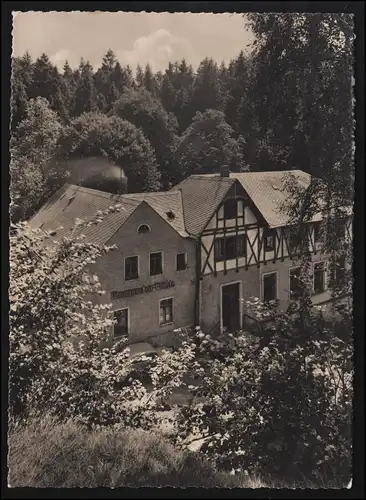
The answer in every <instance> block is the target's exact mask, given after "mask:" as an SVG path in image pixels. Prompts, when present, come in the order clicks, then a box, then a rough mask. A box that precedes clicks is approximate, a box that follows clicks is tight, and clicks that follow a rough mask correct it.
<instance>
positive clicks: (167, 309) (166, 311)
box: [159, 299, 173, 325]
mask: <svg viewBox="0 0 366 500" xmlns="http://www.w3.org/2000/svg"><path fill="white" fill-rule="evenodd" d="M159 322H160V325H166V324H168V323H173V299H163V300H161V301H160V317H159Z"/></svg>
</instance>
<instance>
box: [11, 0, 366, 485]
mask: <svg viewBox="0 0 366 500" xmlns="http://www.w3.org/2000/svg"><path fill="white" fill-rule="evenodd" d="M136 3H137V2H136ZM192 3H195V2H192ZM197 3H198V2H197ZM204 3H205V2H203V3H202V4H204ZM239 3H240V2H239ZM243 3H245V2H243ZM259 3H260V2H259ZM351 3H352V2H351ZM85 8H86V9H87V8H88V6H87V4H86V5H85ZM121 8H123V3H122V2H121ZM354 44H355V23H354V16H353V15H352V14H351V13H348V12H337V13H335V12H329V13H327V12H320V13H316V12H314V13H311V12H309V13H307V12H291V13H289V12H247V13H236V14H235V13H220V14H219V13H209V12H207V13H204V12H202V13H194V12H180V13H179V12H176V13H174V12H145V11H141V12H127V11H126V12H122V11H115V12H107V11H102V10H100V11H95V12H92V11H90V12H88V11H74V12H73V11H71V10H70V11H67V12H62V11H56V10H53V9H52V7H50V11H49V12H46V11H36V10H29V11H22V12H20V11H13V12H12V53H11V84H10V86H11V97H10V112H11V113H10V124H9V127H10V144H9V149H10V157H9V161H10V164H9V183H10V184H9V200H10V205H9V219H10V224H9V290H8V296H9V368H8V424H7V425H8V430H7V446H8V454H7V485H8V488H11V489H17V488H100V487H102V488H113V489H114V488H142V487H150V488H161V487H174V488H189V487H195V488H220V489H225V488H227V489H233V488H239V489H249V490H252V489H260V488H267V489H268V488H271V489H294V490H296V489H312V490H314V489H315V490H317V489H334V490H339V489H346V488H350V487H351V486H352V480H353V465H354V464H353V463H352V454H353V435H352V432H353V426H352V421H353V411H352V408H353V391H354V389H353V380H354V362H353V356H354V347H353V346H354V339H353V285H354V279H353V260H354V259H353V254H354V238H353V234H354V229H353V228H354V216H353V214H354V191H355V125H356V121H355V111H354V108H355V95H354V87H355V73H354V64H355V60H354V59H355V55H354ZM363 168H364V166H363ZM361 302H362V298H361ZM359 333H360V334H362V336H364V333H363V332H362V331H360V332H359Z"/></svg>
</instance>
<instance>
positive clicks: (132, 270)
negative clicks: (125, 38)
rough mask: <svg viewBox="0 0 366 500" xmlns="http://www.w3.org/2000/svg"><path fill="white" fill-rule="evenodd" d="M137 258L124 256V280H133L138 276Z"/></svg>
mask: <svg viewBox="0 0 366 500" xmlns="http://www.w3.org/2000/svg"><path fill="white" fill-rule="evenodd" d="M138 261H139V258H138V257H137V256H135V257H126V259H125V280H126V281H127V280H135V279H137V278H138V277H139V262H138Z"/></svg>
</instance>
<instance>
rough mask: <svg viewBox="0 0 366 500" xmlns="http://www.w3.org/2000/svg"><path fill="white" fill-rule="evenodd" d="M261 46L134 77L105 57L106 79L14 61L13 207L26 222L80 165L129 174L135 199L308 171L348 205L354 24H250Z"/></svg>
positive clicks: (250, 19) (81, 69) (95, 72)
mask: <svg viewBox="0 0 366 500" xmlns="http://www.w3.org/2000/svg"><path fill="white" fill-rule="evenodd" d="M245 23H248V24H249V26H250V28H251V29H252V31H253V32H254V34H255V36H256V38H255V42H254V43H253V46H252V48H251V50H250V51H249V52H243V51H241V52H240V53H239V54H238V56H237V57H236V58H234V59H233V60H231V61H230V62H229V63H228V64H225V63H221V64H219V63H217V62H216V61H214V60H213V59H211V58H206V59H204V60H203V61H202V62H201V63H200V64H199V66H198V68H197V69H196V70H193V68H192V67H191V66H190V65H189V61H186V60H181V61H177V62H171V63H169V66H168V68H166V70H165V71H164V72H160V71H159V72H156V73H154V72H153V71H152V70H151V68H150V66H149V65H147V66H146V67H145V68H142V67H140V66H137V69H136V71H133V69H132V68H130V67H129V66H123V65H121V63H120V62H119V61H118V60H117V59H116V57H115V54H114V53H113V51H112V50H110V49H109V50H106V53H105V56H104V57H103V61H102V64H101V66H100V67H99V68H98V69H95V68H93V67H92V66H91V64H90V63H89V62H88V61H86V60H84V59H81V61H80V64H79V66H78V67H77V68H71V67H70V65H69V64H68V63H67V62H66V63H65V65H64V67H63V69H62V70H60V69H58V68H57V67H56V66H54V65H53V64H52V63H51V61H50V59H49V57H48V56H47V54H42V55H41V56H40V57H38V58H37V59H36V60H32V58H31V57H30V55H29V54H28V53H26V54H24V55H23V56H22V57H16V58H13V73H12V98H11V111H12V116H11V131H12V140H11V165H10V173H11V196H12V203H13V204H12V208H13V215H14V214H15V215H14V217H16V218H27V217H29V216H30V215H31V214H32V213H33V212H34V210H36V209H37V208H38V207H39V206H40V204H41V203H42V202H43V201H44V200H45V199H46V198H47V197H48V196H49V195H50V194H51V193H52V192H53V191H54V190H55V189H56V188H57V187H58V186H59V185H60V184H62V183H63V182H64V181H65V180H66V179H67V176H68V171H67V168H66V167H65V165H67V162H68V161H69V160H72V159H77V158H84V157H88V156H93V157H95V156H98V157H100V156H102V157H105V158H107V159H108V160H110V161H111V162H113V163H115V164H116V165H118V166H121V167H122V168H123V170H124V172H125V173H126V175H127V177H128V189H129V191H132V192H133V191H146V190H152V191H153V190H158V189H168V188H169V187H170V186H171V185H174V184H176V183H177V182H179V181H180V180H181V179H182V178H184V177H186V176H187V175H190V174H192V173H212V172H217V171H218V169H219V168H220V167H221V166H228V167H229V168H230V170H231V171H245V170H253V171H262V170H263V171H266V170H284V169H292V168H298V169H302V170H305V171H307V172H309V173H312V174H315V175H316V176H317V177H323V178H328V179H329V178H330V177H331V178H332V184H333V185H335V186H336V187H338V188H339V189H341V190H342V193H343V194H342V196H343V195H345V196H349V193H350V189H351V188H352V182H351V175H350V173H351V170H352V167H351V165H352V153H353V152H352V134H353V115H352V58H353V52H352V51H353V37H354V35H353V24H352V17H351V16H349V15H346V14H314V15H310V14H248V15H246V19H243V29H244V25H245Z"/></svg>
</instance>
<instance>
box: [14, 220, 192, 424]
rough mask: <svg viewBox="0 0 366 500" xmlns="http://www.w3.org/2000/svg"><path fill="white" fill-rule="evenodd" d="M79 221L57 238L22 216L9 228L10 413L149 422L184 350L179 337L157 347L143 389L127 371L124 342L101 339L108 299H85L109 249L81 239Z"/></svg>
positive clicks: (174, 380) (187, 357) (96, 290)
mask: <svg viewBox="0 0 366 500" xmlns="http://www.w3.org/2000/svg"><path fill="white" fill-rule="evenodd" d="M94 222H96V221H94V220H90V221H89V222H85V224H87V225H88V224H89V225H90V224H93V223H94ZM82 227H83V226H82V225H81V226H79V227H78V226H76V227H75V229H74V235H71V236H72V237H71V238H70V239H66V238H65V239H63V240H61V241H60V242H58V243H56V242H52V238H51V236H50V234H44V233H41V232H40V231H35V230H33V231H32V230H30V229H29V228H28V227H27V225H26V224H25V223H23V224H19V225H18V226H12V228H11V235H10V289H9V297H10V334H9V340H10V356H9V414H10V418H11V420H15V421H17V420H19V419H24V418H29V416H31V415H36V416H37V415H38V416H39V415H41V414H43V413H44V412H47V413H49V414H50V415H54V416H55V417H57V418H58V419H61V420H65V419H68V418H73V419H75V421H77V422H80V423H82V424H86V425H88V426H92V425H94V424H100V425H106V424H112V423H120V424H121V425H122V426H123V427H130V428H131V427H132V428H133V427H140V428H150V427H151V426H152V425H154V424H156V421H157V419H158V416H157V414H156V408H157V407H158V405H160V404H161V401H162V400H163V399H164V398H166V397H168V396H169V394H170V393H171V391H172V390H173V388H174V387H176V386H177V385H179V384H180V380H181V378H182V376H183V375H184V372H185V370H186V369H188V366H189V365H190V363H191V361H192V359H193V354H192V349H191V348H190V347H189V345H187V344H183V345H182V348H181V349H178V351H176V352H175V353H174V354H173V355H170V354H169V353H167V352H165V353H163V354H162V355H161V357H159V359H158V360H157V361H156V362H155V363H154V364H153V365H152V366H151V377H150V378H151V379H152V383H153V386H152V388H151V389H150V390H149V391H148V390H147V389H146V388H144V387H143V386H142V384H141V383H140V382H139V381H138V380H136V379H134V378H133V375H132V374H133V372H134V366H135V365H134V362H135V361H136V360H133V359H132V358H130V357H129V351H128V348H124V346H123V344H121V342H120V343H117V344H114V345H113V346H110V345H109V344H110V343H109V339H110V331H111V330H110V329H111V326H112V324H113V320H112V318H111V316H110V314H108V311H109V310H110V305H109V304H105V305H98V304H95V299H94V300H93V296H95V294H101V293H103V292H102V290H101V289H100V285H99V281H98V278H97V277H96V276H95V275H93V274H92V273H91V269H92V267H91V266H92V265H93V263H94V262H95V260H96V259H97V258H98V257H99V256H100V255H102V254H104V253H106V252H108V251H111V250H112V249H111V248H110V247H102V248H100V247H97V246H96V245H91V244H86V243H85V242H83V238H82V234H81V233H82ZM80 231H81V233H80ZM78 234H79V236H77V235H78ZM92 300H93V302H94V305H93V303H92ZM178 365H179V370H178V369H177V366H178ZM96 402H97V403H98V404H96Z"/></svg>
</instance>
